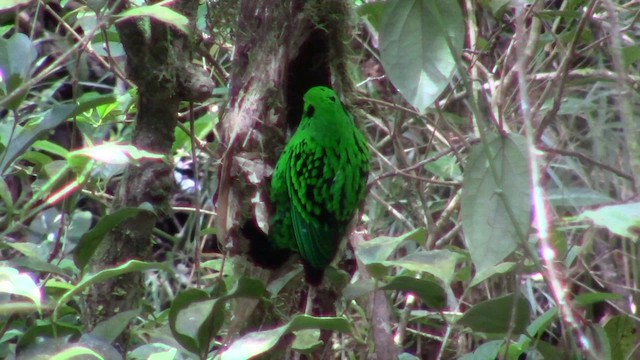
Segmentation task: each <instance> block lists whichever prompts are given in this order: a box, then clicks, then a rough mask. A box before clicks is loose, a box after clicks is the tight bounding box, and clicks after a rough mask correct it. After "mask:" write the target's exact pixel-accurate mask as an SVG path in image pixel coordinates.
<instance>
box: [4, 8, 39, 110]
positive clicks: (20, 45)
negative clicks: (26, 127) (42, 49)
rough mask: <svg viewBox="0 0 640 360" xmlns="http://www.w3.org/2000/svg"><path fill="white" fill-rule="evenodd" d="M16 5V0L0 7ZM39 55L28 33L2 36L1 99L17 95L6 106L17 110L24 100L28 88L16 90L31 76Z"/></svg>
mask: <svg viewBox="0 0 640 360" xmlns="http://www.w3.org/2000/svg"><path fill="white" fill-rule="evenodd" d="M5 1H6V0H5ZM14 5H15V2H14V1H8V3H2V2H0V9H2V8H8V7H12V6H14ZM37 57H38V52H37V50H36V47H35V45H33V43H32V42H31V39H29V37H28V36H27V35H25V34H22V33H19V32H16V33H15V34H13V36H11V37H10V38H9V39H2V38H0V99H1V98H3V97H5V96H15V97H14V98H13V99H12V100H10V101H9V102H8V103H6V104H4V107H6V108H8V109H12V110H15V109H17V108H18V107H19V106H20V103H22V100H24V98H25V96H26V95H27V90H28V89H23V91H21V92H20V94H17V93H15V91H16V90H17V89H18V88H19V87H20V86H21V85H22V84H23V83H24V82H25V81H27V80H29V78H30V77H31V70H32V67H33V62H34V61H35V60H36V58H37Z"/></svg>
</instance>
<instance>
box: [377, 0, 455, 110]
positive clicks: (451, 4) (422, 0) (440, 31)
mask: <svg viewBox="0 0 640 360" xmlns="http://www.w3.org/2000/svg"><path fill="white" fill-rule="evenodd" d="M379 32H380V58H381V60H382V65H383V66H384V69H385V71H386V73H387V75H388V76H389V79H390V80H391V82H392V83H393V84H394V85H395V86H396V87H397V88H398V90H399V91H400V93H401V94H402V95H403V96H404V98H405V99H406V100H407V101H408V102H409V103H411V104H412V105H413V106H415V107H416V108H417V109H418V110H420V111H424V110H425V109H426V108H427V107H428V106H430V105H431V104H432V103H433V102H434V101H435V100H436V99H437V98H438V96H440V94H441V93H442V91H443V90H444V89H445V88H446V87H447V86H448V84H449V81H450V80H451V77H452V76H453V74H454V72H455V69H456V58H454V55H452V51H453V52H454V53H455V56H460V55H461V54H462V45H463V42H464V35H465V27H464V18H463V16H462V11H461V10H460V6H459V4H458V2H457V1H450V0H389V1H387V3H386V8H385V12H384V16H383V19H382V24H381V26H380V31H379ZM450 45H451V47H453V48H450Z"/></svg>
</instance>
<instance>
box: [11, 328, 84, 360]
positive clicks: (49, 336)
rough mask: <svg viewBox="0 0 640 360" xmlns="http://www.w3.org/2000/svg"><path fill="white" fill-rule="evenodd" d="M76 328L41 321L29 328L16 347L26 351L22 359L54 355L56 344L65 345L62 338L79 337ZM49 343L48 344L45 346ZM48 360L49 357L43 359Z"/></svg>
mask: <svg viewBox="0 0 640 360" xmlns="http://www.w3.org/2000/svg"><path fill="white" fill-rule="evenodd" d="M80 335H82V334H81V332H80V329H79V328H78V326H76V325H72V324H68V323H65V322H59V323H55V324H54V323H53V322H52V321H50V320H49V319H45V320H42V321H40V322H38V323H37V324H36V325H34V326H30V327H29V328H27V330H26V331H25V332H24V334H23V335H22V337H21V338H20V339H19V340H18V345H17V347H18V348H20V349H26V351H24V352H22V353H21V355H22V356H23V358H24V359H33V358H34V355H41V354H43V353H44V354H48V355H49V354H50V355H52V354H55V352H56V347H54V345H56V344H60V343H62V344H65V342H66V341H64V337H67V336H69V337H75V338H78V337H80ZM47 342H49V344H47ZM44 358H45V359H49V357H44Z"/></svg>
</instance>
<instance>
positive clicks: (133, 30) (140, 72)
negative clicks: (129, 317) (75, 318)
mask: <svg viewBox="0 0 640 360" xmlns="http://www.w3.org/2000/svg"><path fill="white" fill-rule="evenodd" d="M118 3H119V5H118V6H119V7H120V8H119V10H122V6H123V5H124V4H125V3H126V2H118ZM174 5H175V9H176V10H177V11H179V12H181V13H183V14H185V15H186V16H187V17H190V18H191V19H192V22H193V23H194V24H195V20H194V19H195V14H196V10H197V6H198V1H194V0H188V1H181V2H176V3H174ZM119 10H118V11H116V13H117V12H119ZM116 28H117V30H118V33H119V34H120V39H121V41H122V44H123V46H124V49H125V51H126V53H127V69H128V73H129V76H130V78H131V79H132V80H133V82H134V83H135V84H136V85H137V86H138V97H139V98H138V104H137V106H138V112H137V118H136V127H135V132H134V134H133V139H132V144H133V145H134V146H135V147H136V148H138V149H143V150H146V151H151V152H154V153H158V154H165V155H167V157H166V161H159V160H153V159H141V160H140V162H139V164H138V165H135V164H134V165H130V166H129V167H128V168H127V170H126V172H125V175H124V177H123V179H122V182H121V183H120V187H119V189H118V192H117V194H116V199H115V201H114V205H113V207H114V209H119V208H123V207H137V206H139V205H141V204H143V203H145V202H146V203H149V204H151V205H152V206H153V207H154V209H156V213H162V212H164V211H166V210H167V209H168V206H169V205H168V200H169V199H170V196H171V195H172V192H173V189H174V187H175V183H174V178H173V166H172V164H171V161H170V155H171V154H170V151H171V146H172V144H173V134H174V129H175V127H176V123H177V116H178V106H179V103H180V101H202V100H204V99H206V98H208V97H209V96H210V94H211V92H212V90H213V86H214V84H213V82H212V81H211V80H210V79H209V77H208V75H207V74H205V73H203V72H201V71H198V70H197V68H196V67H195V66H193V65H192V64H191V61H190V59H189V58H188V54H189V53H190V49H189V44H190V42H189V41H188V39H187V36H186V35H184V34H182V33H178V32H177V31H176V30H173V29H172V28H170V27H169V26H168V25H167V24H165V23H162V22H160V21H157V20H155V19H150V29H151V31H150V34H149V35H147V34H145V31H144V30H143V29H142V27H141V21H138V20H137V19H136V20H134V19H128V20H125V21H121V22H116ZM155 224H156V215H155V214H153V213H152V212H140V213H139V214H138V215H137V216H135V217H133V218H130V219H127V220H126V221H124V222H122V223H121V224H120V225H119V226H117V227H116V228H115V229H114V230H113V231H112V232H111V233H109V234H108V235H107V236H106V237H105V239H104V240H103V241H102V243H101V244H100V246H99V247H98V249H97V250H96V253H95V255H94V256H93V258H92V259H91V262H90V271H91V272H93V273H95V272H98V271H100V270H103V269H105V268H110V267H114V266H117V265H120V264H122V263H124V262H126V261H128V260H131V259H141V260H148V259H149V256H150V249H151V232H152V230H153V228H154V226H155ZM144 291H145V290H144V286H143V274H141V273H137V272H136V273H130V274H127V275H123V276H120V277H117V278H115V279H111V280H107V281H104V282H101V283H100V284H97V285H96V286H94V287H93V288H92V289H91V291H90V293H89V294H88V295H87V299H86V304H85V311H84V313H83V318H84V322H85V324H86V325H87V330H91V329H93V328H94V327H95V325H96V324H98V323H99V322H101V321H103V320H105V319H108V318H110V317H111V316H113V315H115V314H117V313H119V312H123V311H127V310H131V309H137V308H138V307H139V305H140V300H141V299H142V297H143V295H144ZM126 343H127V336H126V334H125V335H124V336H122V337H121V338H120V339H119V340H118V341H117V344H115V345H116V347H118V348H119V350H120V351H121V352H123V353H124V352H125V351H126Z"/></svg>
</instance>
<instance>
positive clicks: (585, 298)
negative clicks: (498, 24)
mask: <svg viewBox="0 0 640 360" xmlns="http://www.w3.org/2000/svg"><path fill="white" fill-rule="evenodd" d="M623 299H624V296H622V295H621V294H616V293H601V292H588V293H584V294H580V295H576V297H575V299H574V303H575V304H576V305H578V306H589V305H593V304H597V303H600V302H604V301H621V300H623Z"/></svg>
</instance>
